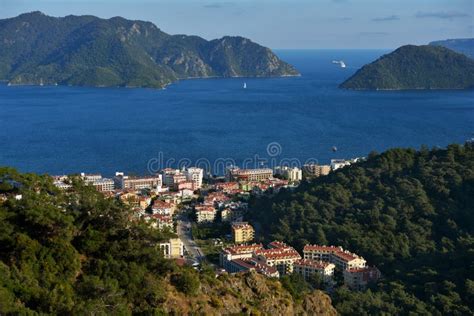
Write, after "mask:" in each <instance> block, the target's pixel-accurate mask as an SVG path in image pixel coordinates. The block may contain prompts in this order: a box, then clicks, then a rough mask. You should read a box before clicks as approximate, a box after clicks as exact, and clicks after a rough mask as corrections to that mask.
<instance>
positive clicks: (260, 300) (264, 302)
mask: <svg viewBox="0 0 474 316" xmlns="http://www.w3.org/2000/svg"><path fill="white" fill-rule="evenodd" d="M211 282H212V283H211ZM211 282H205V281H201V288H200V290H199V293H198V294H197V295H196V296H189V295H185V294H183V293H181V292H179V291H177V290H176V289H175V288H174V287H172V286H170V287H168V288H167V290H166V292H167V293H168V296H167V298H166V301H165V302H164V303H163V305H162V308H163V310H164V311H165V312H166V313H170V314H175V315H190V314H196V313H197V314H204V315H235V314H239V313H243V314H253V315H258V314H262V315H337V312H336V310H335V309H334V308H333V307H332V305H331V299H330V298H329V296H327V295H326V294H324V293H323V292H321V291H314V292H312V293H311V294H308V295H306V296H305V297H304V299H303V300H302V301H301V302H295V300H294V299H293V298H292V296H291V295H290V294H289V293H288V292H287V291H286V290H285V289H284V288H283V287H282V286H281V283H280V282H278V281H277V280H271V279H267V278H265V277H264V276H262V275H259V274H257V273H255V272H248V273H245V274H237V275H222V276H220V277H219V278H217V279H216V280H212V281H211Z"/></svg>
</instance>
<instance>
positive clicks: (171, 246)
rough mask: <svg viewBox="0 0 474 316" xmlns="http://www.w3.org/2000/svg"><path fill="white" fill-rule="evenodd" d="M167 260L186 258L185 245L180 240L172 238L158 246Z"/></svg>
mask: <svg viewBox="0 0 474 316" xmlns="http://www.w3.org/2000/svg"><path fill="white" fill-rule="evenodd" d="M158 246H159V247H160V249H162V250H163V256H164V257H165V258H167V259H175V258H181V257H183V256H184V245H183V242H182V241H181V240H180V239H179V238H171V239H170V240H169V241H168V242H163V243H160V244H158Z"/></svg>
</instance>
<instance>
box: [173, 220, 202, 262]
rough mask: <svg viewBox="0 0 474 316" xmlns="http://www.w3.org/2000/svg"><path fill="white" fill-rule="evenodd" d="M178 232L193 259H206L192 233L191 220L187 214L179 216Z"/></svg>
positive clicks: (199, 260) (198, 260)
mask: <svg viewBox="0 0 474 316" xmlns="http://www.w3.org/2000/svg"><path fill="white" fill-rule="evenodd" d="M176 232H177V234H178V237H179V239H181V241H182V242H183V244H184V247H185V248H186V250H187V251H188V254H189V256H190V257H192V259H194V260H196V261H197V262H201V261H202V260H204V259H205V256H204V253H203V252H202V250H201V248H199V246H198V245H197V244H196V242H195V241H194V239H193V235H192V233H191V221H190V220H189V218H188V217H187V216H186V215H185V214H181V215H180V216H179V218H178V225H177V227H176Z"/></svg>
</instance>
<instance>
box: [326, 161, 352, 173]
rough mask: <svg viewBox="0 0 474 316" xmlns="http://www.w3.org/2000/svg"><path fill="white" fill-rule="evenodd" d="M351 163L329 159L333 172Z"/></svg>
mask: <svg viewBox="0 0 474 316" xmlns="http://www.w3.org/2000/svg"><path fill="white" fill-rule="evenodd" d="M350 164H351V162H350V161H348V160H344V159H331V169H332V171H335V170H337V169H340V168H344V167H346V166H350Z"/></svg>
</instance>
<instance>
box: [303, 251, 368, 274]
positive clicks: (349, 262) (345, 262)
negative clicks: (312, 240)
mask: <svg viewBox="0 0 474 316" xmlns="http://www.w3.org/2000/svg"><path fill="white" fill-rule="evenodd" d="M303 255H304V258H305V259H312V260H317V261H320V260H322V261H328V262H331V263H334V264H335V265H336V266H337V267H338V268H339V269H341V270H346V269H352V268H363V267H365V265H366V261H365V259H364V258H362V257H359V256H358V255H356V254H354V253H351V252H349V251H347V250H344V249H343V248H342V247H335V246H319V245H306V246H304V248H303Z"/></svg>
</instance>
